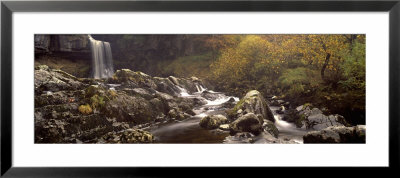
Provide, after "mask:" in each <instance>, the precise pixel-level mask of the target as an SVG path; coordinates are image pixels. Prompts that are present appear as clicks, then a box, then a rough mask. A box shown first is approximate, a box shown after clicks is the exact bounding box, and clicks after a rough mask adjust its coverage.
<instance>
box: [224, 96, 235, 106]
mask: <svg viewBox="0 0 400 178" xmlns="http://www.w3.org/2000/svg"><path fill="white" fill-rule="evenodd" d="M222 107H224V108H233V107H235V99H234V98H232V97H231V98H229V100H228V101H227V102H225V103H222Z"/></svg>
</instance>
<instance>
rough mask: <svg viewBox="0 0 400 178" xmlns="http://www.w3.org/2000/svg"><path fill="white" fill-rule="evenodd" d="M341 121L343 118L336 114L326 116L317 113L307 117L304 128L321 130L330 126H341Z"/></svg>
mask: <svg viewBox="0 0 400 178" xmlns="http://www.w3.org/2000/svg"><path fill="white" fill-rule="evenodd" d="M314 109H315V108H314ZM314 109H313V110H314ZM343 121H344V117H343V116H341V115H337V114H336V115H329V116H326V115H324V114H322V113H319V114H313V115H310V116H308V118H307V119H306V127H307V128H313V129H315V130H322V129H325V128H327V127H330V126H343V124H342V122H343Z"/></svg>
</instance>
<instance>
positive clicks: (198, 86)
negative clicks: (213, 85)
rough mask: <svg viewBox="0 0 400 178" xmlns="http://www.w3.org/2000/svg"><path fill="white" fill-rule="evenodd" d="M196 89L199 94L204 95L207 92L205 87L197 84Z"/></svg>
mask: <svg viewBox="0 0 400 178" xmlns="http://www.w3.org/2000/svg"><path fill="white" fill-rule="evenodd" d="M196 88H197V92H198V93H202V92H203V91H206V89H205V88H203V86H201V85H198V84H196Z"/></svg>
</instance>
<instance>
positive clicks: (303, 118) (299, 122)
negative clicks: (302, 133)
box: [295, 114, 306, 128]
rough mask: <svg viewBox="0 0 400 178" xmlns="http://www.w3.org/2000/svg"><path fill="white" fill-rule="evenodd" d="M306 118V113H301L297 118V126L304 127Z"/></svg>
mask: <svg viewBox="0 0 400 178" xmlns="http://www.w3.org/2000/svg"><path fill="white" fill-rule="evenodd" d="M305 119H306V116H305V115H304V114H301V115H300V118H299V119H297V120H296V121H295V124H296V126H297V127H298V128H301V127H303V121H304V120H305Z"/></svg>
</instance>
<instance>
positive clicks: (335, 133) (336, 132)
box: [303, 125, 366, 143]
mask: <svg viewBox="0 0 400 178" xmlns="http://www.w3.org/2000/svg"><path fill="white" fill-rule="evenodd" d="M365 138H366V136H365V125H357V126H353V127H345V126H331V127H328V128H325V129H323V130H320V131H312V132H308V133H307V134H306V135H304V136H303V140H304V143H365Z"/></svg>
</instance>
